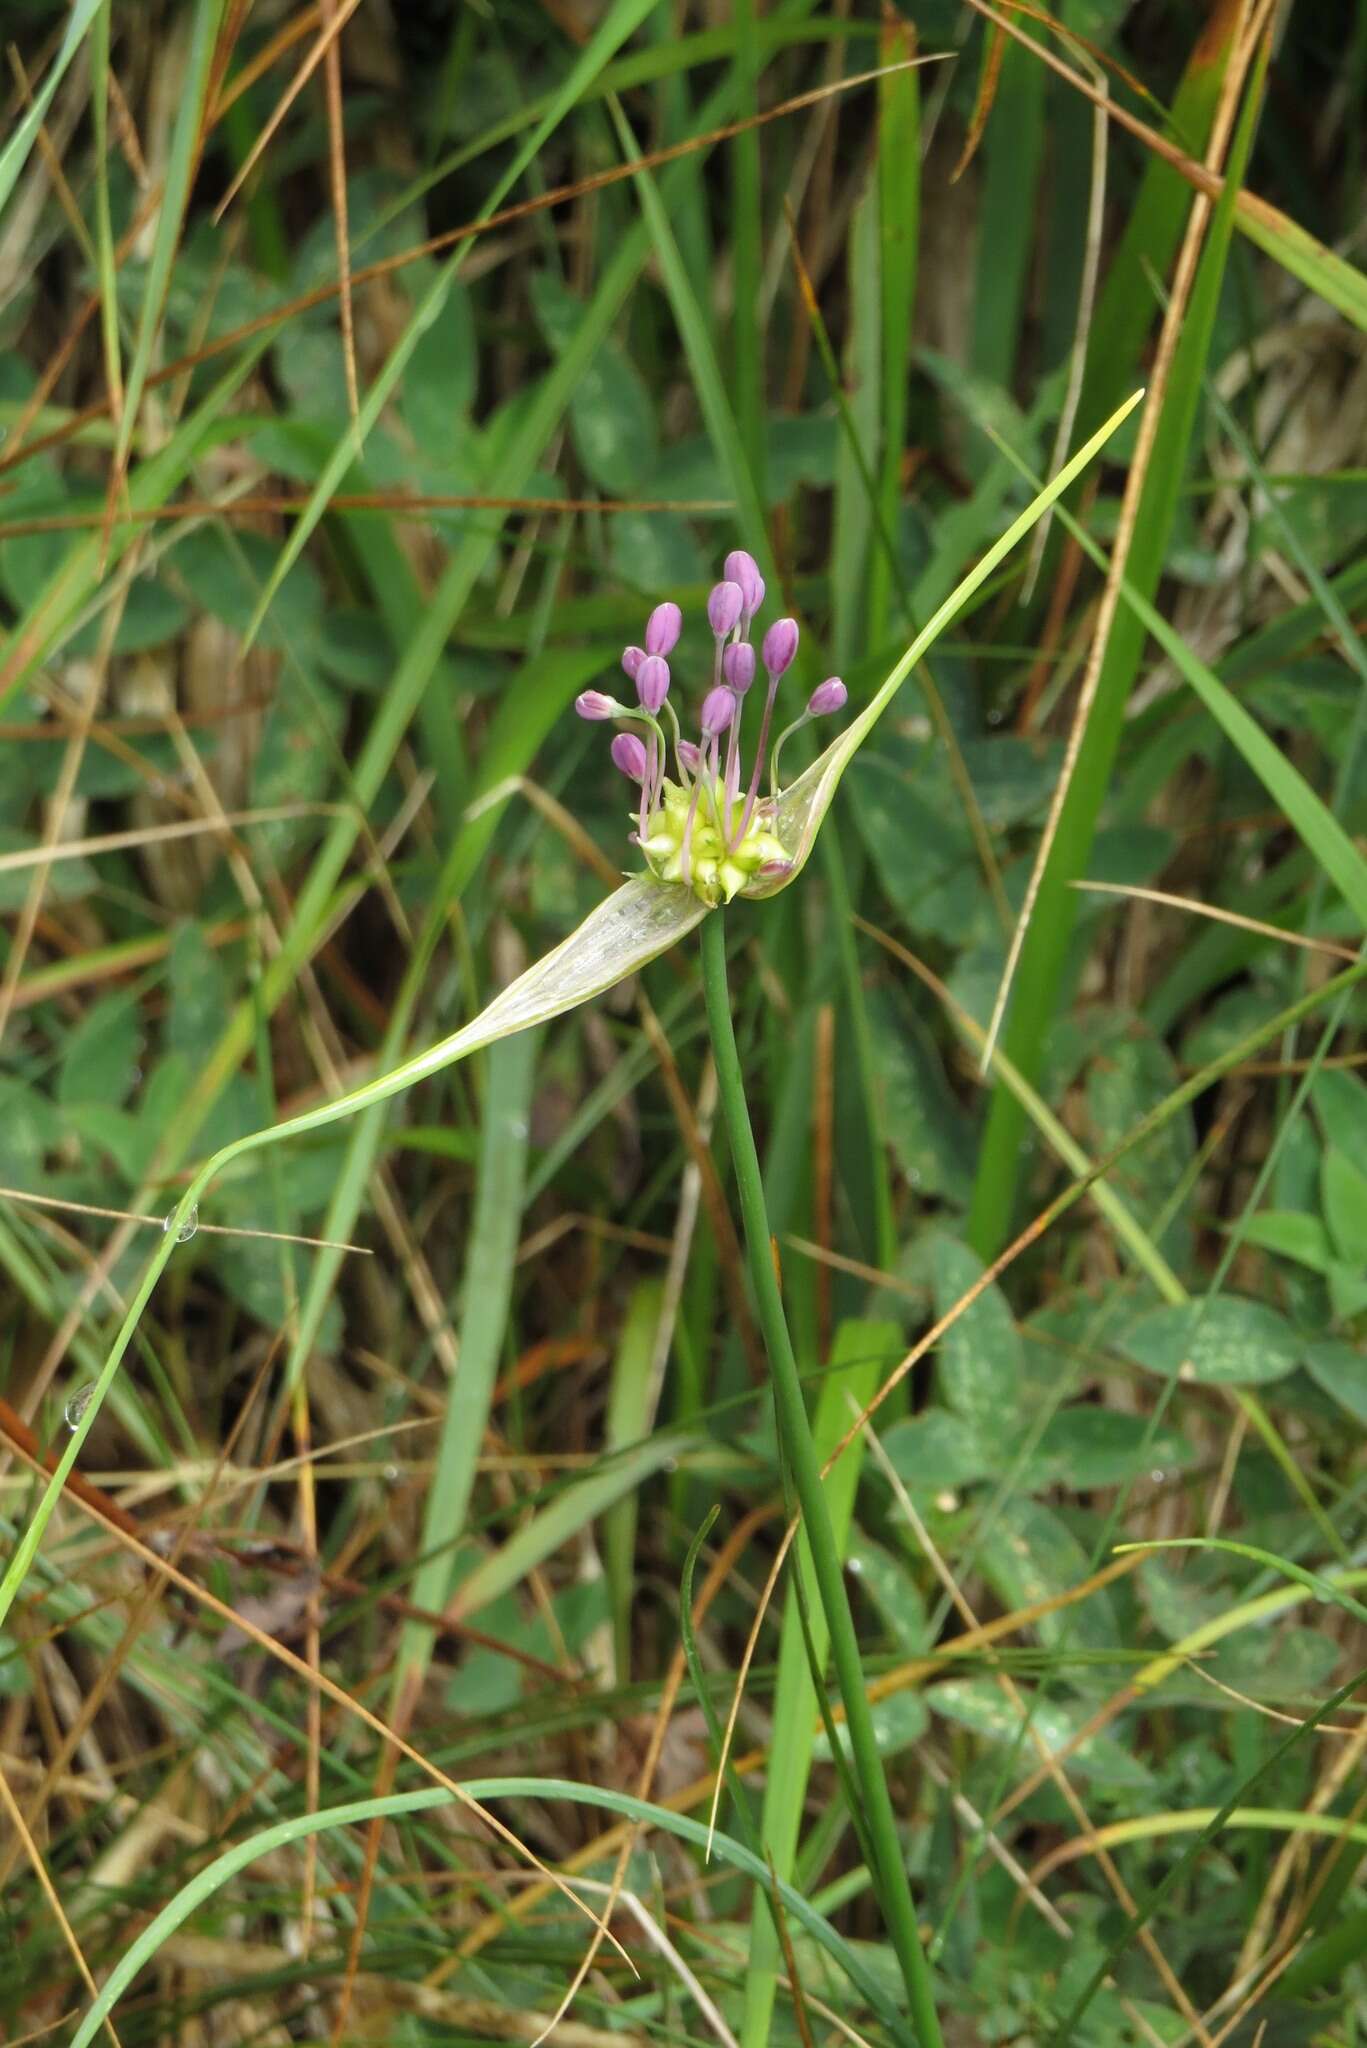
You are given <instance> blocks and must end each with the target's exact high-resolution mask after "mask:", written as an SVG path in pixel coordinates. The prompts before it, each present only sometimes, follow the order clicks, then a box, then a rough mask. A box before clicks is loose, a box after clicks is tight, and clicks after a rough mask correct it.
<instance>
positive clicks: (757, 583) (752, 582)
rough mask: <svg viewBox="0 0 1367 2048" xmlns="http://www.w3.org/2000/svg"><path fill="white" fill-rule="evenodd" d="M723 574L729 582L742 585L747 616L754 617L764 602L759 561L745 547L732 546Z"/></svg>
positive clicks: (723, 565)
mask: <svg viewBox="0 0 1367 2048" xmlns="http://www.w3.org/2000/svg"><path fill="white" fill-rule="evenodd" d="M722 574H723V576H725V577H726V579H727V581H728V582H729V583H738V584H739V585H740V594H741V598H742V600H743V602H744V605H745V616H746V618H747V619H753V617H754V616H755V613H756V612H757V611H758V610H759V608H760V606H761V605H762V604H763V602H764V578H763V577H762V576H761V575H760V573H759V563H758V562H757V561H756V560H755V558H754V556H753V555H747V554H746V552H745V549H744V548H732V550H731V552H730V554H729V555H728V556H727V557H726V560H725V562H724V563H723V564H722Z"/></svg>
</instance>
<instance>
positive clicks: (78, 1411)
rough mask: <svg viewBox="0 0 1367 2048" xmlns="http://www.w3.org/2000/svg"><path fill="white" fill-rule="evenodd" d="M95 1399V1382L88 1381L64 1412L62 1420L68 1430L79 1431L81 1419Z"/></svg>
mask: <svg viewBox="0 0 1367 2048" xmlns="http://www.w3.org/2000/svg"><path fill="white" fill-rule="evenodd" d="M94 1398H95V1382H94V1380H87V1381H86V1383H85V1385H84V1386H83V1387H77V1389H76V1391H75V1393H74V1394H73V1395H72V1397H71V1399H70V1400H69V1401H68V1402H67V1404H66V1406H65V1408H64V1409H63V1410H62V1419H63V1421H64V1422H65V1423H66V1426H67V1428H68V1429H79V1428H80V1426H81V1418H82V1416H83V1415H84V1414H85V1411H86V1409H87V1408H88V1407H89V1406H90V1404H91V1402H92V1401H93V1400H94Z"/></svg>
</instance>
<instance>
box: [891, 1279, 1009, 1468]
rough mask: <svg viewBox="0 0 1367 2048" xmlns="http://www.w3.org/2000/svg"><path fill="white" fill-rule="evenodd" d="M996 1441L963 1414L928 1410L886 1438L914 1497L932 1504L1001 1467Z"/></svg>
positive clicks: (895, 1426) (896, 1425)
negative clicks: (949, 1489) (949, 1491)
mask: <svg viewBox="0 0 1367 2048" xmlns="http://www.w3.org/2000/svg"><path fill="white" fill-rule="evenodd" d="M969 1314H970V1315H971V1314H972V1310H971V1309H970V1310H969ZM991 1442H992V1439H991V1438H990V1437H988V1438H986V1439H984V1438H983V1436H982V1435H981V1432H980V1431H979V1430H978V1429H976V1428H974V1427H973V1425H972V1424H971V1423H969V1422H967V1421H965V1420H964V1418H963V1417H962V1416H961V1415H952V1414H950V1412H949V1410H948V1409H946V1408H927V1409H926V1411H925V1413H924V1414H922V1415H912V1416H908V1417H907V1419H906V1420H905V1421H903V1422H894V1423H893V1425H892V1427H891V1429H889V1431H888V1433H887V1435H886V1436H885V1437H884V1438H883V1449H884V1450H885V1451H886V1452H887V1456H888V1463H889V1464H890V1465H891V1466H892V1469H893V1471H894V1472H895V1473H896V1474H897V1477H898V1478H899V1479H900V1480H901V1481H902V1484H903V1485H904V1486H905V1487H906V1489H907V1491H908V1492H909V1493H910V1494H911V1495H912V1497H913V1499H915V1498H917V1497H918V1496H919V1497H920V1499H921V1500H922V1501H923V1502H933V1501H934V1499H935V1497H936V1495H937V1494H940V1493H942V1492H943V1491H944V1489H945V1488H946V1487H956V1486H971V1485H972V1483H973V1482H974V1480H976V1479H986V1477H987V1476H988V1474H989V1473H990V1472H992V1471H994V1470H995V1469H996V1467H997V1464H998V1459H997V1458H996V1456H995V1455H994V1453H993V1451H992V1449H991Z"/></svg>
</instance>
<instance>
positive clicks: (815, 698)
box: [807, 676, 850, 718]
mask: <svg viewBox="0 0 1367 2048" xmlns="http://www.w3.org/2000/svg"><path fill="white" fill-rule="evenodd" d="M849 698H850V693H849V691H848V690H847V689H846V688H845V685H844V684H843V683H842V682H841V680H840V678H839V676H827V678H826V680H825V682H824V683H818V684H817V686H816V688H815V689H814V690H813V691H812V694H811V696H810V697H809V698H808V699H807V716H808V717H809V718H825V717H826V716H827V714H828V713H829V712H832V711H843V710H844V708H845V706H846V704H848V702H849Z"/></svg>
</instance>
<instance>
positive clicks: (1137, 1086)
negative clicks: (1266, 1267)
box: [1087, 1027, 1196, 1271]
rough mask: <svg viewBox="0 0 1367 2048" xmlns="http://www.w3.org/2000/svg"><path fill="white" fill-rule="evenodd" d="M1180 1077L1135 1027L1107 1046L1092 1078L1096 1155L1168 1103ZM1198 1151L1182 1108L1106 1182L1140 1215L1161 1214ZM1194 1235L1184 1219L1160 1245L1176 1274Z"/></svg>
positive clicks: (1157, 1043)
mask: <svg viewBox="0 0 1367 2048" xmlns="http://www.w3.org/2000/svg"><path fill="white" fill-rule="evenodd" d="M1180 1079H1181V1076H1180V1075H1179V1073H1178V1071H1177V1065H1176V1062H1175V1061H1174V1059H1173V1057H1172V1054H1171V1053H1170V1052H1169V1051H1168V1049H1167V1047H1166V1046H1165V1045H1164V1044H1163V1043H1162V1041H1161V1040H1160V1039H1158V1038H1155V1037H1153V1036H1151V1035H1150V1034H1149V1033H1148V1032H1145V1031H1143V1030H1142V1029H1140V1028H1138V1027H1135V1028H1133V1029H1132V1030H1130V1031H1127V1033H1126V1035H1125V1036H1123V1037H1121V1038H1119V1039H1115V1040H1112V1042H1111V1043H1109V1044H1108V1045H1106V1046H1105V1047H1104V1048H1103V1049H1102V1050H1101V1051H1100V1052H1099V1053H1098V1054H1097V1057H1096V1058H1095V1060H1093V1062H1092V1064H1091V1067H1090V1069H1089V1070H1088V1074H1087V1108H1088V1111H1089V1113H1090V1116H1091V1123H1092V1133H1093V1139H1094V1144H1093V1150H1094V1152H1095V1153H1096V1154H1097V1156H1098V1157H1100V1156H1101V1155H1103V1154H1105V1153H1107V1152H1109V1151H1111V1150H1112V1149H1113V1147H1115V1146H1116V1145H1118V1144H1119V1143H1120V1142H1121V1140H1122V1139H1123V1138H1124V1136H1125V1134H1126V1132H1127V1131H1130V1130H1133V1128H1134V1126H1135V1125H1136V1124H1137V1123H1138V1122H1139V1120H1140V1118H1141V1117H1144V1116H1147V1115H1148V1113H1149V1112H1150V1110H1152V1109H1155V1108H1156V1107H1157V1106H1158V1104H1159V1103H1160V1102H1163V1101H1164V1100H1166V1098H1167V1096H1168V1095H1169V1094H1170V1093H1171V1092H1172V1090H1173V1089H1174V1088H1175V1087H1176V1086H1177V1085H1178V1082H1179V1081H1180ZM1195 1150H1196V1132H1195V1128H1194V1126H1193V1123H1192V1117H1191V1111H1190V1110H1182V1111H1180V1112H1179V1113H1178V1114H1177V1115H1176V1116H1173V1117H1170V1118H1169V1119H1168V1120H1167V1121H1166V1122H1165V1123H1164V1124H1163V1125H1162V1127H1161V1129H1159V1130H1158V1131H1157V1132H1155V1134H1154V1136H1153V1137H1152V1138H1151V1139H1150V1140H1149V1142H1148V1144H1146V1145H1141V1146H1138V1147H1136V1149H1135V1150H1134V1151H1132V1152H1130V1153H1129V1154H1128V1155H1127V1156H1126V1158H1125V1159H1124V1160H1123V1161H1122V1162H1121V1164H1120V1165H1119V1166H1118V1167H1117V1168H1116V1169H1115V1171H1114V1172H1113V1173H1112V1174H1110V1175H1108V1176H1107V1178H1108V1179H1109V1181H1110V1183H1111V1186H1112V1187H1114V1188H1115V1190H1116V1192H1117V1193H1118V1194H1119V1195H1121V1196H1122V1197H1123V1198H1124V1200H1125V1201H1126V1202H1127V1203H1128V1205H1129V1207H1130V1208H1131V1209H1132V1210H1133V1211H1134V1213H1135V1214H1136V1215H1137V1216H1143V1217H1151V1216H1160V1215H1162V1214H1163V1213H1164V1211H1165V1210H1166V1209H1167V1208H1168V1207H1169V1205H1170V1203H1171V1201H1172V1197H1173V1195H1174V1193H1175V1192H1176V1190H1177V1189H1178V1188H1179V1187H1180V1186H1181V1185H1182V1182H1183V1179H1184V1177H1185V1175H1186V1174H1187V1171H1188V1168H1189V1167H1190V1165H1191V1161H1192V1157H1193V1154H1194V1153H1195ZM1190 1234H1191V1233H1190V1230H1189V1229H1188V1228H1186V1227H1185V1226H1184V1222H1183V1218H1182V1216H1181V1215H1180V1214H1179V1215H1178V1216H1176V1217H1174V1218H1173V1220H1172V1222H1171V1223H1170V1224H1169V1225H1168V1228H1167V1230H1166V1231H1165V1232H1164V1233H1163V1236H1162V1238H1161V1239H1159V1240H1158V1243H1159V1249H1160V1250H1161V1251H1162V1252H1163V1254H1164V1256H1165V1257H1166V1258H1167V1259H1168V1260H1169V1261H1170V1262H1171V1263H1172V1264H1173V1265H1175V1266H1176V1267H1177V1268H1178V1270H1179V1271H1182V1270H1184V1269H1185V1265H1186V1255H1187V1252H1188V1248H1189V1239H1190Z"/></svg>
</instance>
